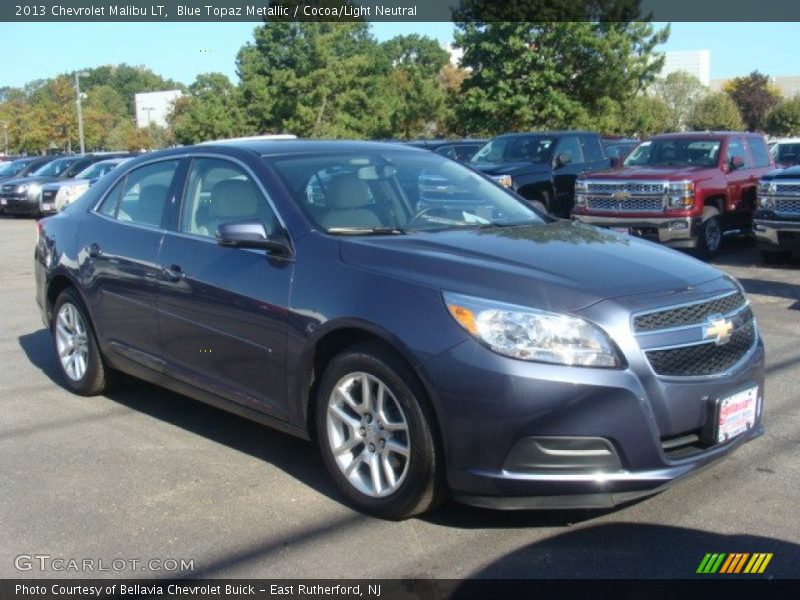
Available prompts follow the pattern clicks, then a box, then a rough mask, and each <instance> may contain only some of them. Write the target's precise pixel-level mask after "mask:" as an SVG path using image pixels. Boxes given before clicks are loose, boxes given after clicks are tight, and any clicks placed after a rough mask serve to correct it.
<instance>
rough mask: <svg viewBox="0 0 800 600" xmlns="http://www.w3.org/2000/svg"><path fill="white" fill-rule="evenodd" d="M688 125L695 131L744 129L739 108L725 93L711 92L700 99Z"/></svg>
mask: <svg viewBox="0 0 800 600" xmlns="http://www.w3.org/2000/svg"><path fill="white" fill-rule="evenodd" d="M687 124H688V125H689V127H690V128H691V129H694V130H695V131H705V130H713V129H722V130H734V131H735V130H741V129H742V128H743V127H744V122H743V121H742V115H741V114H740V113H739V108H738V107H737V106H736V103H735V102H734V101H733V100H731V97H730V96H728V94H726V93H725V92H711V93H709V94H706V95H705V96H704V97H703V98H702V99H700V101H699V102H698V103H697V104H696V105H695V107H694V110H692V114H691V115H689V120H688V122H687Z"/></svg>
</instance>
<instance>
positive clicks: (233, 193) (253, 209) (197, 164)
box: [178, 158, 277, 238]
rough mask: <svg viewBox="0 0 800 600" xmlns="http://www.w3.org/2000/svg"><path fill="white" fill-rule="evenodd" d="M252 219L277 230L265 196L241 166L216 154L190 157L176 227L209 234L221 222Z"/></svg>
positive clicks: (269, 229) (272, 229)
mask: <svg viewBox="0 0 800 600" xmlns="http://www.w3.org/2000/svg"><path fill="white" fill-rule="evenodd" d="M254 220H256V221H260V222H261V223H263V224H264V229H265V230H266V232H267V234H269V233H273V232H275V231H276V230H277V219H276V217H275V214H274V213H273V211H272V209H271V208H270V206H269V203H268V202H267V199H266V198H265V197H264V195H263V194H262V193H261V190H260V189H259V188H258V186H257V185H256V183H255V182H254V181H253V179H252V177H251V176H250V175H249V174H248V173H247V172H246V171H245V170H244V169H242V168H241V167H240V166H239V165H237V164H236V163H233V162H230V161H227V160H223V159H218V158H196V159H194V160H193V161H192V166H191V167H190V169H189V177H188V180H187V184H186V192H185V193H184V198H183V205H182V208H181V219H180V223H179V226H178V229H179V231H181V232H183V233H190V234H192V235H199V236H202V237H209V238H213V237H215V236H216V234H217V229H218V227H219V226H220V225H221V224H223V223H229V222H233V221H254Z"/></svg>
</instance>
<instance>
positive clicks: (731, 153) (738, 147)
mask: <svg viewBox="0 0 800 600" xmlns="http://www.w3.org/2000/svg"><path fill="white" fill-rule="evenodd" d="M734 158H738V159H741V161H742V164H743V165H744V166H745V167H752V166H753V164H752V162H751V161H750V156H748V154H747V150H746V149H745V147H744V140H743V139H742V138H731V140H730V141H729V142H728V163H731V162H732V161H733V159H734Z"/></svg>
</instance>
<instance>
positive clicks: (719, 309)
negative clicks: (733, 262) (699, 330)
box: [633, 292, 747, 332]
mask: <svg viewBox="0 0 800 600" xmlns="http://www.w3.org/2000/svg"><path fill="white" fill-rule="evenodd" d="M746 302H747V300H746V298H745V297H744V295H743V294H742V293H741V292H736V293H733V294H730V295H728V296H723V297H722V298H716V299H714V300H711V301H709V302H700V303H698V304H690V305H688V306H679V307H677V308H670V309H667V310H662V311H658V312H652V313H649V314H646V315H639V316H637V317H635V318H634V320H633V328H634V330H635V331H637V332H639V331H657V330H659V329H670V328H672V327H682V326H684V325H695V324H699V323H702V322H703V321H705V319H706V317H708V316H709V315H713V314H721V315H727V314H728V313H731V312H733V311H735V310H736V309H738V308H741V307H742V306H744V305H745V303H746Z"/></svg>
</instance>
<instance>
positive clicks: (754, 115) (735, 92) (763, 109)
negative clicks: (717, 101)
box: [726, 71, 781, 131]
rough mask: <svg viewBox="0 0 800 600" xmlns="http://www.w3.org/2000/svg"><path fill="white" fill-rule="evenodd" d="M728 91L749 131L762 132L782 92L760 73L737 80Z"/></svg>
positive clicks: (729, 84)
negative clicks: (768, 115)
mask: <svg viewBox="0 0 800 600" xmlns="http://www.w3.org/2000/svg"><path fill="white" fill-rule="evenodd" d="M726 91H727V92H728V95H729V96H730V97H731V98H732V99H733V101H734V102H735V103H736V106H737V107H738V108H739V112H740V114H741V115H742V120H743V121H744V124H745V126H746V127H747V130H748V131H762V130H763V128H764V124H765V119H766V117H767V114H769V112H770V111H771V110H772V109H773V108H775V107H776V106H777V105H778V103H779V102H780V99H781V96H780V92H778V91H777V90H776V89H774V88H773V87H772V86H771V85H770V82H769V77H767V76H766V75H764V74H763V73H759V72H758V71H753V72H752V73H750V75H748V76H747V77H737V78H735V79H734V80H733V81H731V82H729V83H728V85H727V86H726Z"/></svg>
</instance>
